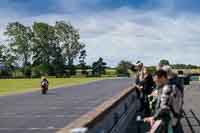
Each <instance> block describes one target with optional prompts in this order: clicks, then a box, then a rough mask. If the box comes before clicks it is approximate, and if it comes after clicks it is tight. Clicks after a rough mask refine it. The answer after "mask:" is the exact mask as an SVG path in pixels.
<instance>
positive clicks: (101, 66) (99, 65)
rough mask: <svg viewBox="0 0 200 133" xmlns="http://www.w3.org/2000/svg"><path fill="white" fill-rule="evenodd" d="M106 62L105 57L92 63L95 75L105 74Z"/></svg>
mask: <svg viewBox="0 0 200 133" xmlns="http://www.w3.org/2000/svg"><path fill="white" fill-rule="evenodd" d="M105 69H106V63H105V62H104V61H103V58H101V57H100V58H99V59H98V60H97V61H96V62H94V63H93V64H92V74H93V75H94V76H101V75H102V74H105Z"/></svg>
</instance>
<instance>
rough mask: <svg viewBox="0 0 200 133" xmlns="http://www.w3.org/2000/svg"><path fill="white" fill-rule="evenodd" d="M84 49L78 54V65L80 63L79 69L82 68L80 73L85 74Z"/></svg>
mask: <svg viewBox="0 0 200 133" xmlns="http://www.w3.org/2000/svg"><path fill="white" fill-rule="evenodd" d="M86 56H87V54H86V50H82V51H81V52H80V56H79V65H80V69H81V70H82V74H86V69H87V67H86V63H85V59H86Z"/></svg>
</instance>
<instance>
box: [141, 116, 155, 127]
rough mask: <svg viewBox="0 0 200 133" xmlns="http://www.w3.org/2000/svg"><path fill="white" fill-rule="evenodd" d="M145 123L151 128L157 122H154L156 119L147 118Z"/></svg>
mask: <svg viewBox="0 0 200 133" xmlns="http://www.w3.org/2000/svg"><path fill="white" fill-rule="evenodd" d="M144 122H147V123H149V124H150V126H151V127H152V126H153V124H154V123H155V120H154V117H147V118H144Z"/></svg>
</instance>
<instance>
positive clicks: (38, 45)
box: [32, 22, 60, 74]
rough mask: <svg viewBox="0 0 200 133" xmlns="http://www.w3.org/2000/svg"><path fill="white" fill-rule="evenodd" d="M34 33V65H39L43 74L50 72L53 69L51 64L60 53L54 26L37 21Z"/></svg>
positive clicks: (34, 25)
mask: <svg viewBox="0 0 200 133" xmlns="http://www.w3.org/2000/svg"><path fill="white" fill-rule="evenodd" d="M33 33H34V37H33V40H32V41H33V48H32V50H33V65H34V66H38V65H39V66H40V68H41V70H42V71H43V72H41V73H42V74H48V73H49V72H50V71H51V64H52V63H55V62H54V61H55V59H57V58H58V56H57V53H60V49H59V47H58V41H57V39H56V37H55V30H54V27H53V26H50V25H48V24H46V23H38V22H37V23H36V22H35V23H34V24H33ZM54 65H56V64H54Z"/></svg>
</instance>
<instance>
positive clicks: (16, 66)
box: [0, 21, 106, 77]
mask: <svg viewBox="0 0 200 133" xmlns="http://www.w3.org/2000/svg"><path fill="white" fill-rule="evenodd" d="M4 35H5V36H6V37H7V41H6V42H4V43H5V44H1V45H0V64H1V71H0V75H3V76H11V75H12V74H13V72H16V70H18V71H20V72H22V73H23V76H24V77H39V76H41V75H56V76H70V75H74V74H75V73H76V69H81V70H82V73H83V74H86V73H87V71H86V70H87V69H88V68H90V69H92V74H93V75H100V74H102V73H104V72H105V67H106V63H105V62H104V61H103V58H99V59H98V60H97V61H96V62H94V63H93V65H92V66H88V65H87V64H86V62H85V59H86V56H87V52H86V50H85V44H84V43H83V42H81V41H80V34H79V31H78V30H77V29H76V28H75V27H73V26H72V25H71V23H67V22H65V21H57V22H56V23H55V24H54V25H49V24H48V23H44V22H34V23H33V25H31V26H26V25H23V24H21V23H19V22H13V23H8V25H7V27H6V30H5V32H4ZM76 59H78V61H79V64H78V65H74V61H75V60H76Z"/></svg>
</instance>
